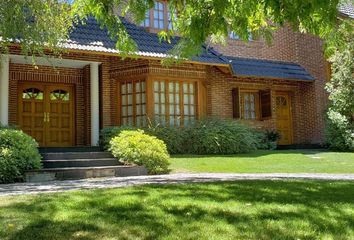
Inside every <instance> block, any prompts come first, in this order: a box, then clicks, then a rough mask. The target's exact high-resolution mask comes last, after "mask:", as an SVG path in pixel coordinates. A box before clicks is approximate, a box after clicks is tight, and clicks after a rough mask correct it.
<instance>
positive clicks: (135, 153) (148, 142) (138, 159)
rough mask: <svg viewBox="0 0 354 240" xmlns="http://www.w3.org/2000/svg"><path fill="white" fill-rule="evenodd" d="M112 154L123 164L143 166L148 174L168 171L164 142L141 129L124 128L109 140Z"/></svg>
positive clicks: (167, 156)
mask: <svg viewBox="0 0 354 240" xmlns="http://www.w3.org/2000/svg"><path fill="white" fill-rule="evenodd" d="M110 145H111V146H110V149H109V150H110V151H111V152H112V154H113V156H114V157H116V158H117V159H118V160H119V161H120V162H122V163H124V164H136V165H139V166H145V167H146V169H147V170H148V172H149V174H162V173H168V172H169V169H168V166H169V164H170V161H169V159H170V156H169V154H168V152H167V147H166V144H165V143H164V142H163V141H162V140H159V139H157V138H156V137H153V136H149V135H147V134H145V133H144V131H143V130H130V131H129V130H124V131H122V132H120V134H119V135H118V136H116V137H114V138H112V140H111V141H110Z"/></svg>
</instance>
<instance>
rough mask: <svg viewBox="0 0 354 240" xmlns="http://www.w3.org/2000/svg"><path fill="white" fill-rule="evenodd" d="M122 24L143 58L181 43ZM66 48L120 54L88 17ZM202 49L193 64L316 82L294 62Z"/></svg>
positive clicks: (162, 53)
mask: <svg viewBox="0 0 354 240" xmlns="http://www.w3.org/2000/svg"><path fill="white" fill-rule="evenodd" d="M122 22H123V24H124V25H125V27H126V30H127V32H128V34H129V35H130V37H131V38H132V39H133V40H134V41H135V42H136V44H137V46H138V52H137V55H138V56H141V57H156V58H164V57H166V56H167V52H168V51H169V50H171V49H172V48H173V47H174V46H175V45H176V44H177V42H178V40H179V38H178V37H175V38H172V39H171V43H168V42H166V41H160V39H159V37H158V36H157V34H156V33H150V32H147V31H146V30H145V29H144V28H142V27H139V26H137V25H135V24H133V23H130V22H129V21H127V20H126V19H124V18H122ZM64 47H65V48H67V49H73V50H86V51H92V52H101V53H119V52H118V51H117V50H116V41H115V40H112V39H111V38H110V37H109V34H108V31H107V29H101V27H100V25H99V24H98V23H97V21H96V20H95V19H94V18H93V17H89V18H88V19H87V21H86V23H85V24H78V25H77V26H75V28H74V29H73V31H72V32H71V34H70V37H69V40H68V41H67V42H66V43H65V44H64ZM203 48H204V51H203V52H202V53H201V54H200V55H199V56H197V57H194V58H192V59H191V60H192V61H194V62H201V63H209V64H222V65H226V66H227V65H230V67H231V69H232V71H233V74H234V75H235V76H255V77H273V78H285V79H294V80H308V81H310V80H314V78H313V77H312V76H311V75H310V74H309V73H308V72H307V71H306V70H305V69H304V68H303V67H301V66H300V65H298V64H295V63H286V62H277V61H269V60H259V59H247V58H239V57H231V56H223V55H221V54H220V53H218V52H217V51H216V50H214V49H213V48H207V47H206V46H203Z"/></svg>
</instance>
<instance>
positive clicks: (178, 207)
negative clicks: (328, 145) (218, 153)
mask: <svg viewBox="0 0 354 240" xmlns="http://www.w3.org/2000/svg"><path fill="white" fill-rule="evenodd" d="M0 239H20V240H24V239H26V240H32V239H35V240H39V239H50V240H55V239H64V240H68V239H92V240H93V239H100V240H106V239H215V240H222V239H272V240H274V239H281V240H284V239H354V182H340V181H338V182H329V181H323V182H320V181H238V182H225V183H204V184H195V183H194V184H184V185H145V186H138V187H130V188H125V189H111V190H89V191H88V190H86V191H76V192H66V193H57V194H43V195H30V196H14V197H2V198H0Z"/></svg>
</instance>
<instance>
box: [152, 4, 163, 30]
mask: <svg viewBox="0 0 354 240" xmlns="http://www.w3.org/2000/svg"><path fill="white" fill-rule="evenodd" d="M165 18H166V16H165V3H163V2H155V6H154V26H153V27H154V28H157V29H164V28H165Z"/></svg>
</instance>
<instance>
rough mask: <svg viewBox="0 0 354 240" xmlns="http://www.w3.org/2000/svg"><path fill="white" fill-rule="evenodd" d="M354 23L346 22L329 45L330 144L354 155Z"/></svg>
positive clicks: (328, 135) (328, 115)
mask: <svg viewBox="0 0 354 240" xmlns="http://www.w3.org/2000/svg"><path fill="white" fill-rule="evenodd" d="M353 30H354V23H353V21H352V20H343V21H341V24H339V26H338V28H337V30H336V33H335V34H333V38H332V39H329V40H328V41H333V43H332V44H331V43H330V46H331V48H329V50H330V51H331V52H332V53H331V54H332V56H331V57H330V59H329V60H330V62H331V63H332V77H331V81H330V82H329V83H328V84H327V86H326V89H327V91H328V92H329V100H330V105H329V108H328V112H327V142H328V144H329V146H330V147H331V148H334V149H338V150H350V151H354V31H353Z"/></svg>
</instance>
